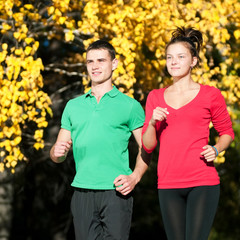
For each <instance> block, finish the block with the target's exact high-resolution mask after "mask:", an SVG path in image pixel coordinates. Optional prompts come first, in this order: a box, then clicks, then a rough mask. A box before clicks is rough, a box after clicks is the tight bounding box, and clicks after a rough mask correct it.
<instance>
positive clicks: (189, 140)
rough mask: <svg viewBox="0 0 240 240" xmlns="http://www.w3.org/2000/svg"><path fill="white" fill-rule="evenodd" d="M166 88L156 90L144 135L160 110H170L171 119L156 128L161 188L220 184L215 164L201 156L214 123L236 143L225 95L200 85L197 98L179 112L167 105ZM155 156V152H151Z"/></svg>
mask: <svg viewBox="0 0 240 240" xmlns="http://www.w3.org/2000/svg"><path fill="white" fill-rule="evenodd" d="M165 89H166V88H162V89H156V90H152V91H151V92H150V93H149V95H148V98H147V103H146V118H145V123H144V126H143V133H144V132H145V131H146V129H147V127H148V123H149V121H150V119H151V117H152V113H153V110H154V109H155V108H156V107H162V108H167V110H168V112H169V114H168V116H167V119H166V120H164V121H159V122H157V124H156V133H157V139H158V140H159V143H160V146H159V157H158V168H157V172H158V188H159V189H164V188H187V187H194V186H202V185H216V184H219V182H220V181H219V176H218V173H217V171H216V169H215V167H214V163H213V162H210V163H208V162H206V160H205V159H204V157H203V156H201V155H200V153H201V152H202V151H204V149H203V146H205V145H207V144H208V139H209V124H210V122H211V121H212V123H213V126H214V128H215V129H216V130H217V132H218V133H219V135H220V136H221V135H223V134H228V135H230V136H231V137H232V139H234V132H233V129H232V122H231V119H230V116H229V114H228V111H227V108H226V103H225V100H224V98H223V96H222V94H221V92H220V91H219V90H218V89H217V88H214V87H210V86H205V85H200V90H199V92H198V94H197V96H196V97H195V98H194V99H193V100H192V101H191V102H189V103H187V104H186V105H184V106H183V107H181V108H179V109H174V108H172V107H170V106H169V105H167V104H166V102H165V100H164V91H165ZM143 147H144V149H145V150H146V151H147V152H152V151H153V149H154V148H155V147H156V146H155V147H154V148H153V149H147V148H146V147H145V146H144V144H143Z"/></svg>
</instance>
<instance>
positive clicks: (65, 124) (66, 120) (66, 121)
mask: <svg viewBox="0 0 240 240" xmlns="http://www.w3.org/2000/svg"><path fill="white" fill-rule="evenodd" d="M68 108H69V104H68V103H67V105H66V107H65V108H64V110H63V114H62V119H61V128H63V129H66V130H68V131H71V128H72V124H71V119H70V116H69V113H68Z"/></svg>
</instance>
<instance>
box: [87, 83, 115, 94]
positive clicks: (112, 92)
mask: <svg viewBox="0 0 240 240" xmlns="http://www.w3.org/2000/svg"><path fill="white" fill-rule="evenodd" d="M91 93H92V89H90V90H89V91H88V92H87V93H86V97H88V96H90V97H93V96H92V94H91ZM118 93H119V90H118V89H117V88H116V86H113V89H112V90H110V91H109V92H106V93H105V94H107V95H109V96H110V97H115V96H116V95H117V94H118Z"/></svg>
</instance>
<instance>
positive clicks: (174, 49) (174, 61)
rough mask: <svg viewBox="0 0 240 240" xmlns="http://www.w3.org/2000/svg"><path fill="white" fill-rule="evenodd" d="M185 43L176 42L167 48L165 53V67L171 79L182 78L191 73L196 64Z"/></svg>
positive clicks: (195, 58) (195, 59)
mask: <svg viewBox="0 0 240 240" xmlns="http://www.w3.org/2000/svg"><path fill="white" fill-rule="evenodd" d="M186 44H187V43H184V42H178V43H174V44H171V45H169V46H168V48H167V51H166V62H167V63H166V65H167V70H168V72H169V74H170V75H171V76H172V77H173V78H182V77H184V76H186V75H188V74H190V72H191V68H192V67H194V66H195V65H196V64H197V57H192V55H191V53H190V50H189V48H188V47H187V45H186Z"/></svg>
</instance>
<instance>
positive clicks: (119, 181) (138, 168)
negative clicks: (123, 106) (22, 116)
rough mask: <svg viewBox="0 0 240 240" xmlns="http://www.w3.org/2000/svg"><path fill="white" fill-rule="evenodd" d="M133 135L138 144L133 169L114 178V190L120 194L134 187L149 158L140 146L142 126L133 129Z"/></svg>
mask: <svg viewBox="0 0 240 240" xmlns="http://www.w3.org/2000/svg"><path fill="white" fill-rule="evenodd" d="M133 135H134V137H135V140H136V142H137V144H138V155H137V159H136V165H135V168H134V171H133V173H132V174H130V175H120V176H118V177H117V178H116V179H115V180H114V185H115V186H116V190H117V191H119V192H120V193H121V194H122V195H127V194H129V193H130V192H131V191H132V190H133V189H134V187H135V186H136V184H137V183H138V182H139V181H140V180H141V178H142V176H143V174H144V173H145V172H146V170H147V168H148V166H149V164H150V159H151V155H150V154H148V153H146V152H145V150H144V149H143V148H142V143H141V135H142V128H137V129H135V130H133Z"/></svg>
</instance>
